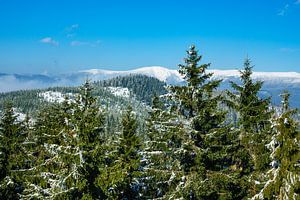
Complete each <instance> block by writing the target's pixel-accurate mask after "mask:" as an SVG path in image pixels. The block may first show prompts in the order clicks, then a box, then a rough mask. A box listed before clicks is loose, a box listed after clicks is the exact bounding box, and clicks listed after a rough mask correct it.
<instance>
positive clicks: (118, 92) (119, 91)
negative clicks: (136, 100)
mask: <svg viewBox="0 0 300 200" xmlns="http://www.w3.org/2000/svg"><path fill="white" fill-rule="evenodd" d="M107 89H108V90H109V91H110V92H111V93H112V94H113V95H115V96H118V97H126V98H129V97H130V91H129V89H128V88H123V87H107Z"/></svg>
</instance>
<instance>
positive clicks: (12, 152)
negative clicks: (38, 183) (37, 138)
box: [0, 102, 26, 199]
mask: <svg viewBox="0 0 300 200" xmlns="http://www.w3.org/2000/svg"><path fill="white" fill-rule="evenodd" d="M17 117H18V115H16V114H15V112H14V109H13V104H12V102H6V104H5V107H4V111H3V114H2V117H1V120H0V199H19V194H20V193H21V192H22V190H23V184H22V177H21V176H20V174H19V173H18V170H19V169H21V168H22V167H23V165H24V160H25V156H26V154H25V153H24V151H23V149H22V142H23V140H24V131H23V128H22V124H21V122H19V121H18V119H17Z"/></svg>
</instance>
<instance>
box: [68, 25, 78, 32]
mask: <svg viewBox="0 0 300 200" xmlns="http://www.w3.org/2000/svg"><path fill="white" fill-rule="evenodd" d="M76 29H79V24H72V25H71V26H68V27H66V31H67V32H73V31H75V30H76Z"/></svg>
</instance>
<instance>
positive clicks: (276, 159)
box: [252, 92, 300, 200]
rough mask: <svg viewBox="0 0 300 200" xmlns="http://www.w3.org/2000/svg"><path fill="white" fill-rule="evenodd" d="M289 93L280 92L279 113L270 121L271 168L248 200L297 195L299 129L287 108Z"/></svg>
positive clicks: (286, 199)
mask: <svg viewBox="0 0 300 200" xmlns="http://www.w3.org/2000/svg"><path fill="white" fill-rule="evenodd" d="M289 96H290V94H289V93H287V92H285V93H283V94H282V99H283V101H282V113H281V114H280V115H279V116H278V117H276V118H275V119H274V121H273V129H274V131H275V135H274V136H273V137H272V140H271V141H270V143H269V144H268V145H267V147H268V148H269V149H270V150H271V151H272V153H271V155H270V158H271V159H272V162H271V163H270V165H271V169H270V170H269V171H268V173H267V177H268V180H267V181H266V183H265V184H264V187H263V188H262V190H261V191H260V192H259V193H258V194H257V195H255V196H254V197H253V198H252V199H282V200H290V199H292V200H297V199H299V198H300V165H299V162H300V131H299V123H298V122H296V121H295V119H294V118H293V117H294V116H295V114H296V113H297V110H294V109H291V108H290V107H289Z"/></svg>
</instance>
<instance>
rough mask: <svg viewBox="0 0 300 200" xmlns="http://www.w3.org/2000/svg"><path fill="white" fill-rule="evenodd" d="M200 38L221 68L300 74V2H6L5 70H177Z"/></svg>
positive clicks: (0, 54)
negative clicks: (247, 63) (248, 65)
mask: <svg viewBox="0 0 300 200" xmlns="http://www.w3.org/2000/svg"><path fill="white" fill-rule="evenodd" d="M190 44H195V45H196V46H197V48H198V49H199V52H200V53H201V54H202V55H203V62H211V63H212V68H214V69H237V68H240V67H242V64H243V60H244V58H245V57H246V56H247V55H248V56H249V57H250V58H251V59H252V61H253V64H254V65H255V70H256V71H298V72H300V0H298V1H297V0H243V1H241V0H226V1H224V0H215V1H211V0H106V1H104V0H97V1H96V0H85V1H83V0H43V1H41V0H27V1H20V0H1V1H0V72H2V73H65V72H72V71H77V70H82V69H88V68H103V69H113V70H127V69H133V68H137V67H141V66H152V65H159V66H165V67H168V68H172V69H177V64H179V63H181V62H182V59H183V57H184V56H185V50H186V49H187V47H188V46H189V45H190Z"/></svg>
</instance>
